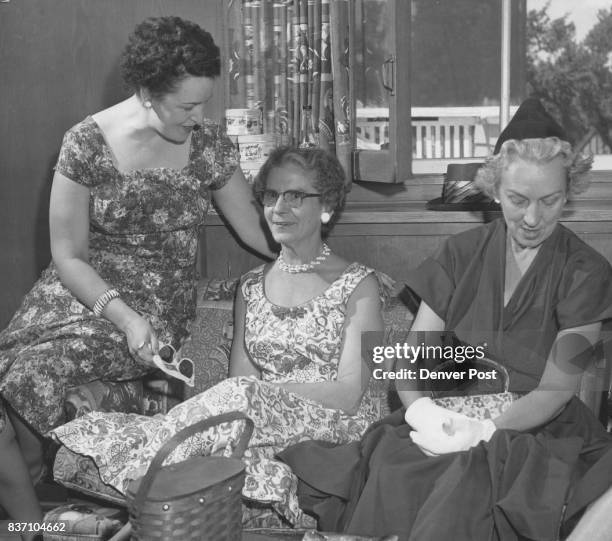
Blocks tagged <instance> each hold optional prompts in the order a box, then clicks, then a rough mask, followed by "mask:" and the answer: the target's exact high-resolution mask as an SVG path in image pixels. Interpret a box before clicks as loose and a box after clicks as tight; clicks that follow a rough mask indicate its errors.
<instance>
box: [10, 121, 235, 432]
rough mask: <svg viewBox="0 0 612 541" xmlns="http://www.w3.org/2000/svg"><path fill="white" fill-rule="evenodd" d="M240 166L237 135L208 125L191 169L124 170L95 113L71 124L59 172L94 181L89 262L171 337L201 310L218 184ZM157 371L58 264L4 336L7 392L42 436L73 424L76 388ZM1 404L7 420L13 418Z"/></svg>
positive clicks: (194, 141)
mask: <svg viewBox="0 0 612 541" xmlns="http://www.w3.org/2000/svg"><path fill="white" fill-rule="evenodd" d="M237 166H238V155H237V152H236V150H235V148H234V147H233V145H232V143H231V141H230V140H229V139H228V138H227V137H225V136H224V135H223V133H222V132H221V131H220V128H219V126H218V125H217V124H214V123H212V122H205V123H204V125H203V126H202V129H201V130H199V131H196V132H193V133H192V135H191V146H190V153H189V162H188V165H187V166H186V167H185V168H183V169H182V170H177V169H171V168H163V167H160V168H154V169H139V170H132V171H129V172H127V173H123V172H120V171H119V170H118V169H117V167H116V166H115V159H114V156H113V153H112V150H111V148H110V147H109V146H108V144H107V143H106V141H105V139H104V134H103V133H102V131H101V130H100V128H99V127H98V125H97V124H96V122H95V120H94V119H93V118H92V117H87V118H86V119H85V120H84V121H82V122H81V123H79V124H77V125H76V126H74V127H73V128H72V129H70V130H69V131H68V132H67V133H66V135H65V136H64V141H63V144H62V148H61V151H60V155H59V158H58V162H57V165H56V168H55V169H56V171H57V172H58V173H61V174H62V175H64V176H65V177H67V178H69V179H71V180H73V181H74V182H77V183H79V184H82V185H84V186H87V187H88V188H89V189H90V197H89V219H90V227H89V263H90V264H91V266H92V267H93V268H94V269H95V270H96V271H97V272H98V274H99V275H100V276H101V277H102V278H103V279H104V280H105V281H106V282H107V283H108V284H109V285H110V287H113V288H115V289H117V290H118V291H119V292H120V294H121V297H122V298H123V299H124V300H125V302H126V303H127V304H128V305H129V306H131V307H132V308H134V309H135V310H136V311H138V312H139V313H141V314H142V315H143V316H145V317H146V318H148V319H149V321H150V322H151V324H152V325H153V327H154V329H155V330H156V332H157V333H158V336H159V338H160V340H162V341H164V342H168V341H172V342H173V343H175V344H176V343H177V342H179V341H180V340H181V339H182V338H183V337H184V336H185V335H186V332H187V331H186V329H187V325H188V323H189V321H190V320H192V319H193V318H194V316H195V288H196V271H195V259H196V249H197V244H198V236H199V230H200V227H201V226H202V225H203V223H204V219H205V216H206V212H207V209H208V206H209V203H210V190H211V189H218V188H220V187H222V186H224V185H225V183H226V182H227V181H228V180H229V178H230V177H231V175H232V174H233V172H234V170H235V168H236V167H237ZM147 370H149V369H148V368H147V367H145V366H144V365H142V364H140V363H138V362H137V361H136V360H135V359H134V358H132V356H131V355H130V353H129V351H128V347H127V342H126V340H125V336H124V334H123V333H122V332H120V331H119V330H118V329H117V328H116V327H115V326H114V325H113V324H112V323H111V322H109V321H108V320H107V319H105V318H103V317H96V316H95V315H94V314H93V312H92V311H91V310H90V309H89V308H88V307H87V306H85V305H83V304H82V303H81V302H80V301H79V300H78V299H77V298H75V297H74V295H72V293H71V292H70V291H69V290H68V289H67V288H66V287H64V286H63V285H62V283H61V281H60V279H59V277H58V274H57V270H56V268H55V266H54V265H53V263H51V265H50V266H49V267H48V268H47V269H46V270H45V271H44V272H43V274H42V276H41V278H40V279H39V280H38V281H37V282H36V284H35V285H34V287H33V288H32V290H31V291H30V292H29V293H28V294H27V295H26V297H25V299H24V301H23V303H22V305H21V307H20V308H19V310H18V311H17V313H16V314H15V316H14V317H13V319H12V321H11V322H10V323H9V325H8V327H7V328H6V329H5V330H4V331H2V332H1V333H0V395H1V396H2V398H3V399H4V400H5V401H7V402H8V403H9V404H10V405H11V406H12V408H13V409H14V410H15V411H16V412H17V413H18V414H19V415H20V416H21V417H22V418H23V419H24V420H25V421H26V422H27V423H28V424H29V425H30V426H31V427H32V428H33V429H34V430H36V431H37V432H39V433H40V434H45V433H46V432H47V431H49V430H50V429H52V428H54V427H56V426H58V425H60V424H62V422H64V419H65V417H64V410H63V406H64V399H65V395H66V391H67V389H68V388H70V387H73V386H76V385H80V384H83V383H87V382H90V381H94V380H100V379H101V380H107V381H113V380H123V379H133V378H136V377H139V376H141V375H142V374H143V373H144V372H146V371H147ZM4 413H5V412H4V410H3V409H2V405H1V403H0V425H3V423H4Z"/></svg>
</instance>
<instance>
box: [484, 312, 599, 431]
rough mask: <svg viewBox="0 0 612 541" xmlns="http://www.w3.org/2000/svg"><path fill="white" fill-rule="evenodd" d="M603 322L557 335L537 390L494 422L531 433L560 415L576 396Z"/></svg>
mask: <svg viewBox="0 0 612 541" xmlns="http://www.w3.org/2000/svg"><path fill="white" fill-rule="evenodd" d="M600 330H601V323H600V322H597V323H592V324H590V325H583V326H581V327H574V328H572V329H565V330H562V331H560V332H559V333H558V334H557V337H556V339H555V342H554V344H553V347H552V348H551V352H550V354H549V356H548V359H547V361H546V366H545V368H544V373H543V374H542V379H541V380H540V384H539V385H538V387H537V388H536V389H534V390H533V391H531V392H530V393H528V394H526V395H525V396H523V397H522V398H520V399H519V400H517V401H516V402H514V403H513V404H512V405H511V406H510V407H509V408H508V410H506V411H505V412H504V413H503V414H502V415H500V416H499V417H497V418H496V419H493V422H494V423H495V426H497V428H507V429H513V430H529V429H531V428H535V427H537V426H540V425H543V424H544V423H546V422H548V421H550V420H551V419H552V418H553V417H554V416H555V415H557V414H558V413H559V412H560V411H561V409H562V408H563V407H564V406H565V404H567V402H568V401H569V400H570V399H571V398H572V397H573V396H574V395H575V394H576V392H577V390H578V388H579V386H580V380H581V378H582V374H583V372H584V367H585V366H586V365H587V364H588V362H589V361H590V359H591V356H592V355H593V346H594V345H595V344H596V343H597V341H598V340H599V333H600Z"/></svg>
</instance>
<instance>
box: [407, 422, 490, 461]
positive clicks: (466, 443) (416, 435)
mask: <svg viewBox="0 0 612 541" xmlns="http://www.w3.org/2000/svg"><path fill="white" fill-rule="evenodd" d="M495 430H497V427H496V426H495V423H493V421H491V419H485V420H484V421H479V420H478V419H471V418H469V417H465V418H464V419H451V420H449V421H448V422H447V423H446V424H445V425H444V427H443V432H444V435H436V434H434V433H430V432H429V433H422V432H411V433H410V438H411V439H412V441H413V442H414V443H416V444H417V445H418V446H419V447H420V448H421V450H422V451H423V452H424V453H425V454H426V455H430V456H435V455H440V454H445V453H454V452H457V451H467V450H468V449H470V448H471V447H474V446H475V445H478V444H479V443H480V442H481V441H489V440H490V439H491V436H493V433H494V432H495Z"/></svg>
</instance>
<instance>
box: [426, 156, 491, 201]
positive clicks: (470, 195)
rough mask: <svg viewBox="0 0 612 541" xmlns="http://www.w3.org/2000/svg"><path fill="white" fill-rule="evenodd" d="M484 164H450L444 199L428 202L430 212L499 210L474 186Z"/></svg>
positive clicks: (443, 191) (444, 186) (445, 180)
mask: <svg viewBox="0 0 612 541" xmlns="http://www.w3.org/2000/svg"><path fill="white" fill-rule="evenodd" d="M482 165H483V164H482V163H481V162H474V163H449V164H448V165H447V167H446V175H444V184H443V185H442V197H437V198H436V199H432V200H431V201H428V202H427V205H426V207H427V208H428V209H429V210H472V211H477V210H498V209H499V206H498V205H497V203H494V202H493V200H491V199H490V198H489V197H487V196H486V195H485V194H483V193H482V192H481V191H480V190H479V189H478V188H476V187H475V186H474V178H475V177H476V172H477V171H478V169H480V167H481V166H482Z"/></svg>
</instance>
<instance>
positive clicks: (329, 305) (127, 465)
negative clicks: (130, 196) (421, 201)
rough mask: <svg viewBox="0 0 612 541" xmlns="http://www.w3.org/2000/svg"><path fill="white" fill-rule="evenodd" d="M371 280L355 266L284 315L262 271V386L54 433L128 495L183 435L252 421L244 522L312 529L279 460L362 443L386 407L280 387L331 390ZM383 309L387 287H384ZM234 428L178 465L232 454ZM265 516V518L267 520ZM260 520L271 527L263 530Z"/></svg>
mask: <svg viewBox="0 0 612 541" xmlns="http://www.w3.org/2000/svg"><path fill="white" fill-rule="evenodd" d="M373 273H374V271H373V270H372V269H369V268H367V267H365V266H364V265H361V264H359V263H351V264H350V265H348V266H347V268H346V269H345V270H344V272H343V273H342V274H341V275H340V276H338V278H337V279H336V280H334V281H333V282H332V283H331V284H330V285H329V287H328V288H327V289H326V290H325V291H324V292H322V293H321V294H319V295H317V296H316V297H314V298H313V299H311V300H309V301H308V302H305V303H304V304H301V305H299V306H296V307H292V308H287V307H282V306H278V305H276V304H274V303H272V302H271V301H269V300H268V298H267V297H266V294H265V291H264V267H263V266H262V267H258V268H256V269H254V270H252V271H250V272H248V273H247V274H246V275H245V276H244V277H243V280H242V284H241V289H242V293H243V296H244V299H245V303H246V314H245V335H244V341H245V347H246V350H247V352H248V354H249V358H250V359H251V361H252V362H253V364H254V365H255V366H257V368H258V369H259V370H260V372H261V379H257V378H255V377H232V378H228V379H225V380H223V381H221V382H220V383H218V384H217V385H215V386H213V387H211V388H209V389H207V390H206V391H204V392H202V393H200V394H198V395H196V396H194V397H192V398H190V399H189V400H187V401H185V402H183V403H181V404H179V405H177V406H175V407H174V408H172V409H171V410H170V411H169V412H168V414H167V415H165V416H162V415H156V416H155V417H144V416H141V415H135V414H125V413H100V412H94V413H90V414H88V415H85V416H83V417H79V418H77V419H75V420H73V421H71V422H69V423H67V424H65V425H63V426H61V427H58V428H56V429H55V430H54V431H53V435H54V437H55V438H56V439H58V440H59V441H61V443H62V444H63V445H65V446H66V447H67V448H69V449H71V450H72V451H73V452H76V453H79V454H81V455H85V456H89V457H91V458H92V459H93V460H94V461H95V463H96V466H97V467H98V470H99V472H100V475H101V477H102V479H103V480H104V482H106V483H109V484H111V485H112V486H114V487H115V488H116V489H118V490H119V491H122V492H124V491H125V490H126V488H127V486H128V483H129V481H130V480H131V479H136V478H138V477H139V476H140V475H142V474H143V473H144V471H146V468H147V467H148V465H149V464H150V462H151V460H152V458H153V457H154V456H155V453H156V452H157V450H158V449H159V448H160V447H161V446H162V445H163V443H164V442H165V441H167V440H168V439H170V438H171V437H172V436H173V435H174V434H175V433H176V432H178V431H179V430H181V429H182V428H185V427H186V426H189V425H192V424H194V423H196V422H197V421H199V420H201V419H205V418H208V417H210V416H213V415H219V414H221V413H226V412H228V411H241V412H243V413H244V414H245V415H247V416H248V417H250V418H251V419H252V420H253V422H254V425H255V426H254V429H253V434H252V435H251V438H250V441H249V445H248V448H247V450H246V452H245V454H244V462H245V464H246V480H245V485H244V488H243V495H244V496H245V498H246V499H247V501H248V502H251V504H252V505H248V506H247V508H246V509H245V510H244V515H243V520H244V522H245V523H246V524H249V523H250V522H249V521H251V520H255V516H256V517H257V518H256V520H257V522H255V524H257V525H260V526H261V525H266V526H271V525H280V524H285V525H287V524H292V525H294V526H307V525H309V524H310V523H309V521H308V519H307V517H305V516H304V515H303V514H302V512H301V511H300V509H299V507H298V503H297V497H296V493H295V489H296V485H297V481H296V479H295V477H294V476H293V474H292V473H291V471H290V470H289V468H287V466H286V465H285V464H283V463H281V462H279V461H278V460H276V458H275V456H276V453H278V452H279V451H281V450H282V449H284V448H285V447H287V446H289V445H292V444H295V443H298V442H301V441H306V440H324V441H325V442H328V443H330V444H331V443H344V442H349V441H355V440H358V439H359V438H360V437H361V436H362V434H363V432H364V431H365V430H366V428H367V427H368V426H369V424H370V423H372V422H373V421H375V420H377V419H379V418H380V410H381V408H380V402H379V401H377V400H376V399H375V396H374V392H373V388H372V386H370V387H368V388H366V391H365V392H364V394H363V396H362V398H361V402H360V404H359V407H358V408H357V411H356V412H355V413H354V414H349V413H347V412H345V411H342V410H339V409H333V408H329V407H325V406H323V405H322V404H320V403H319V402H317V401H315V400H312V399H308V398H305V397H303V396H301V395H298V394H297V393H293V392H290V391H287V390H285V389H284V388H283V387H281V386H279V385H277V384H278V383H285V382H287V383H317V382H328V381H334V380H336V379H337V376H338V365H339V361H340V356H341V353H342V347H343V336H344V330H345V326H346V323H347V303H348V300H349V298H350V296H351V295H352V293H353V291H354V290H355V288H356V287H357V286H358V285H359V284H360V283H361V282H362V281H363V280H364V279H365V278H366V277H367V276H369V275H370V274H373ZM380 291H381V300H382V298H383V297H384V294H383V291H384V288H383V286H382V285H381V286H380ZM227 431H228V430H227V428H223V427H219V428H215V429H210V430H208V431H206V433H204V434H201V435H200V437H199V440H198V442H197V443H191V444H190V445H187V446H181V448H180V449H179V450H177V451H175V452H174V453H173V455H172V456H173V460H175V461H180V460H184V459H186V458H188V457H189V456H192V455H197V454H206V453H207V452H210V451H211V450H216V449H218V448H222V449H225V444H224V442H225V441H227V437H231V434H230V436H228V435H227ZM264 513H265V518H264V516H263V514H264ZM262 521H264V522H263V523H262Z"/></svg>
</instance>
